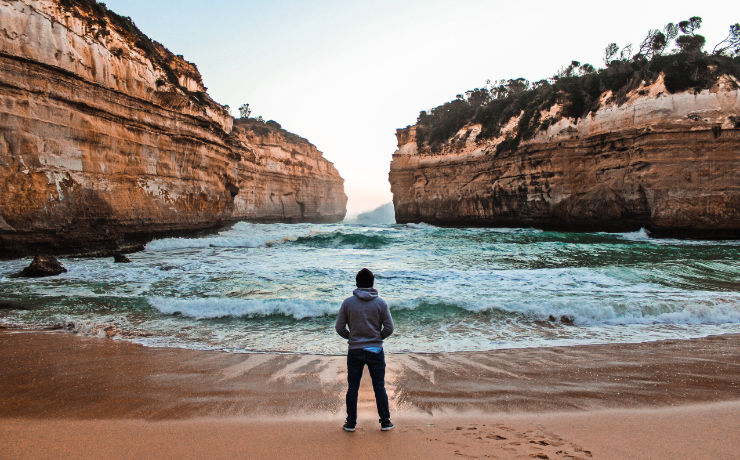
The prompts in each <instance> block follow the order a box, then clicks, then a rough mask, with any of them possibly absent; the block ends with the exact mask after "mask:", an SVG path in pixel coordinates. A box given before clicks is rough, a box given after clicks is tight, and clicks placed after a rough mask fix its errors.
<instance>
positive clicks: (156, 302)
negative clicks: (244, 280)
mask: <svg viewBox="0 0 740 460" xmlns="http://www.w3.org/2000/svg"><path fill="white" fill-rule="evenodd" d="M148 301H149V304H150V305H151V306H152V307H154V308H156V309H157V310H159V311H160V312H161V313H165V314H169V315H172V314H175V313H179V314H181V315H183V316H187V317H190V318H195V319H210V318H226V317H233V318H242V317H247V318H249V317H256V316H269V315H283V316H290V317H293V318H295V319H304V318H311V317H318V316H324V315H326V314H333V313H336V312H337V310H338V308H339V307H338V306H337V304H336V302H329V301H322V300H306V299H265V300H261V299H233V298H223V297H206V298H200V299H175V298H168V297H154V298H150V299H148Z"/></svg>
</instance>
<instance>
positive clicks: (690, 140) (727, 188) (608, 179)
mask: <svg viewBox="0 0 740 460" xmlns="http://www.w3.org/2000/svg"><path fill="white" fill-rule="evenodd" d="M605 99H606V98H605ZM553 111H555V110H553ZM514 121H515V120H514ZM738 121H740V95H739V93H738V82H737V81H736V80H734V79H733V78H732V77H722V78H720V80H719V81H718V82H717V84H715V86H714V87H713V88H711V89H709V90H704V91H701V92H697V93H694V92H683V93H676V94H668V93H667V92H666V91H665V87H664V86H663V83H662V79H659V80H658V81H656V82H655V83H653V84H652V85H650V86H643V87H640V88H638V89H636V90H634V91H633V92H632V93H631V94H630V95H629V98H628V100H627V101H626V102H624V103H622V104H617V103H611V104H605V105H603V106H602V107H601V108H600V109H599V110H598V111H596V112H592V113H591V114H590V115H589V116H587V117H585V118H583V119H580V120H577V121H576V120H573V119H567V118H561V119H559V121H557V122H554V123H553V124H552V125H550V126H549V127H548V128H547V130H543V131H540V132H539V133H538V134H537V135H536V136H535V137H534V138H533V139H531V140H528V141H525V142H522V143H521V144H520V146H519V147H518V148H517V149H515V150H513V151H509V152H499V153H496V146H497V145H498V144H499V143H500V142H501V140H502V139H503V138H504V136H505V135H506V132H504V133H502V136H501V138H498V139H493V140H488V141H484V142H477V141H476V140H475V137H476V134H477V132H479V131H480V125H471V126H466V127H464V128H463V129H461V130H460V132H458V133H457V135H455V136H454V138H453V139H450V140H449V141H448V142H447V143H446V144H445V146H444V148H443V149H442V150H441V152H439V153H436V154H433V153H432V152H431V151H427V150H425V149H422V150H421V151H420V149H419V148H418V147H417V144H416V138H415V127H414V126H411V127H408V128H406V129H401V130H398V132H397V137H398V150H397V151H396V152H395V154H394V155H393V160H392V163H391V171H390V176H389V178H390V182H391V191H392V192H393V203H394V205H395V210H396V220H397V221H398V222H399V223H401V222H427V223H432V224H438V225H450V226H463V225H480V226H507V227H512V226H513V227H539V228H551V229H565V230H603V231H627V230H635V229H639V228H640V227H643V228H646V229H648V230H649V231H651V232H653V233H654V234H657V235H666V236H668V235H673V236H698V237H708V238H713V237H717V238H724V237H729V238H738V237H740V129H739V127H738ZM514 126H516V123H514V122H512V123H510V124H509V127H508V128H507V129H511V128H512V127H514Z"/></svg>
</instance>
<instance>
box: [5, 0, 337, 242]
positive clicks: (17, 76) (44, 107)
mask: <svg viewBox="0 0 740 460" xmlns="http://www.w3.org/2000/svg"><path fill="white" fill-rule="evenodd" d="M0 64H1V65H0V255H2V256H14V255H23V254H27V253H29V252H32V251H48V252H55V253H76V252H86V253H90V252H94V251H103V252H106V251H112V250H117V249H121V248H122V247H123V248H125V247H126V246H131V245H132V244H134V245H135V244H140V243H142V242H145V241H147V240H148V239H149V238H151V237H153V236H156V235H162V234H170V233H173V232H185V233H188V232H192V231H194V230H199V229H208V228H214V227H218V226H221V225H224V224H226V223H229V222H234V221H237V220H243V219H251V220H260V221H288V222H298V221H312V222H313V221H316V222H326V221H339V220H341V219H342V218H343V217H344V214H345V204H346V196H345V195H344V191H343V180H342V178H341V177H340V176H339V174H338V172H337V171H336V169H335V168H334V166H333V165H332V164H331V163H330V162H328V161H327V160H325V159H324V158H323V157H322V155H321V152H319V151H318V150H316V148H315V147H314V146H313V145H311V144H310V143H309V142H308V141H306V140H305V139H302V138H299V137H298V136H295V135H292V134H290V133H288V132H286V131H284V130H282V129H280V128H279V126H277V127H276V126H266V125H264V124H262V123H258V124H257V125H256V124H254V123H244V124H243V125H240V126H237V127H236V128H235V129H234V128H233V122H234V120H233V118H232V117H231V116H230V115H229V113H228V111H227V110H226V108H225V107H223V106H221V105H219V104H217V103H215V102H214V101H213V100H212V99H211V98H210V97H209V96H208V94H206V88H205V87H204V86H203V82H202V79H201V76H200V73H199V72H198V69H197V68H196V66H195V65H194V64H192V63H189V62H187V61H185V60H184V59H182V57H179V56H174V55H173V54H172V53H170V52H169V51H168V50H167V49H166V48H164V47H163V46H162V45H160V44H159V43H157V42H154V41H151V40H150V39H149V38H147V37H146V36H145V35H143V34H142V33H141V32H140V31H139V30H138V29H137V28H136V26H135V25H134V24H133V22H131V20H130V19H128V18H122V17H120V16H118V15H116V14H114V13H112V12H110V11H108V10H107V9H105V7H104V6H102V5H99V4H98V3H96V2H94V1H92V0H58V1H52V0H0ZM255 123H256V122H255ZM258 125H259V126H258Z"/></svg>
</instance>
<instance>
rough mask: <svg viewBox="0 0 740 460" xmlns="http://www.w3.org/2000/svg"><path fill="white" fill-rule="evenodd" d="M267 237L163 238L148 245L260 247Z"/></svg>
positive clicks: (152, 247) (156, 248)
mask: <svg viewBox="0 0 740 460" xmlns="http://www.w3.org/2000/svg"><path fill="white" fill-rule="evenodd" d="M268 242H269V241H268V240H267V239H266V238H260V237H246V236H220V235H216V236H208V237H203V238H163V239H161V240H154V241H151V242H149V243H148V244H147V245H146V249H147V250H148V251H168V250H172V249H202V248H258V247H261V246H265V245H266V244H267V243H268Z"/></svg>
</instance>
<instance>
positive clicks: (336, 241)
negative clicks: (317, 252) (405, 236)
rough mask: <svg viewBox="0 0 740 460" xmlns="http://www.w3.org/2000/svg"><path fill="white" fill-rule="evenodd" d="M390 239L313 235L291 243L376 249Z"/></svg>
mask: <svg viewBox="0 0 740 460" xmlns="http://www.w3.org/2000/svg"><path fill="white" fill-rule="evenodd" d="M392 241H393V240H392V238H390V237H387V236H383V235H378V234H372V233H344V232H331V233H315V234H313V235H308V236H300V237H298V238H296V239H295V240H293V243H295V244H299V245H303V246H310V247H314V248H354V249H378V248H381V247H383V246H386V245H388V244H390V243H391V242H392Z"/></svg>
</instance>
